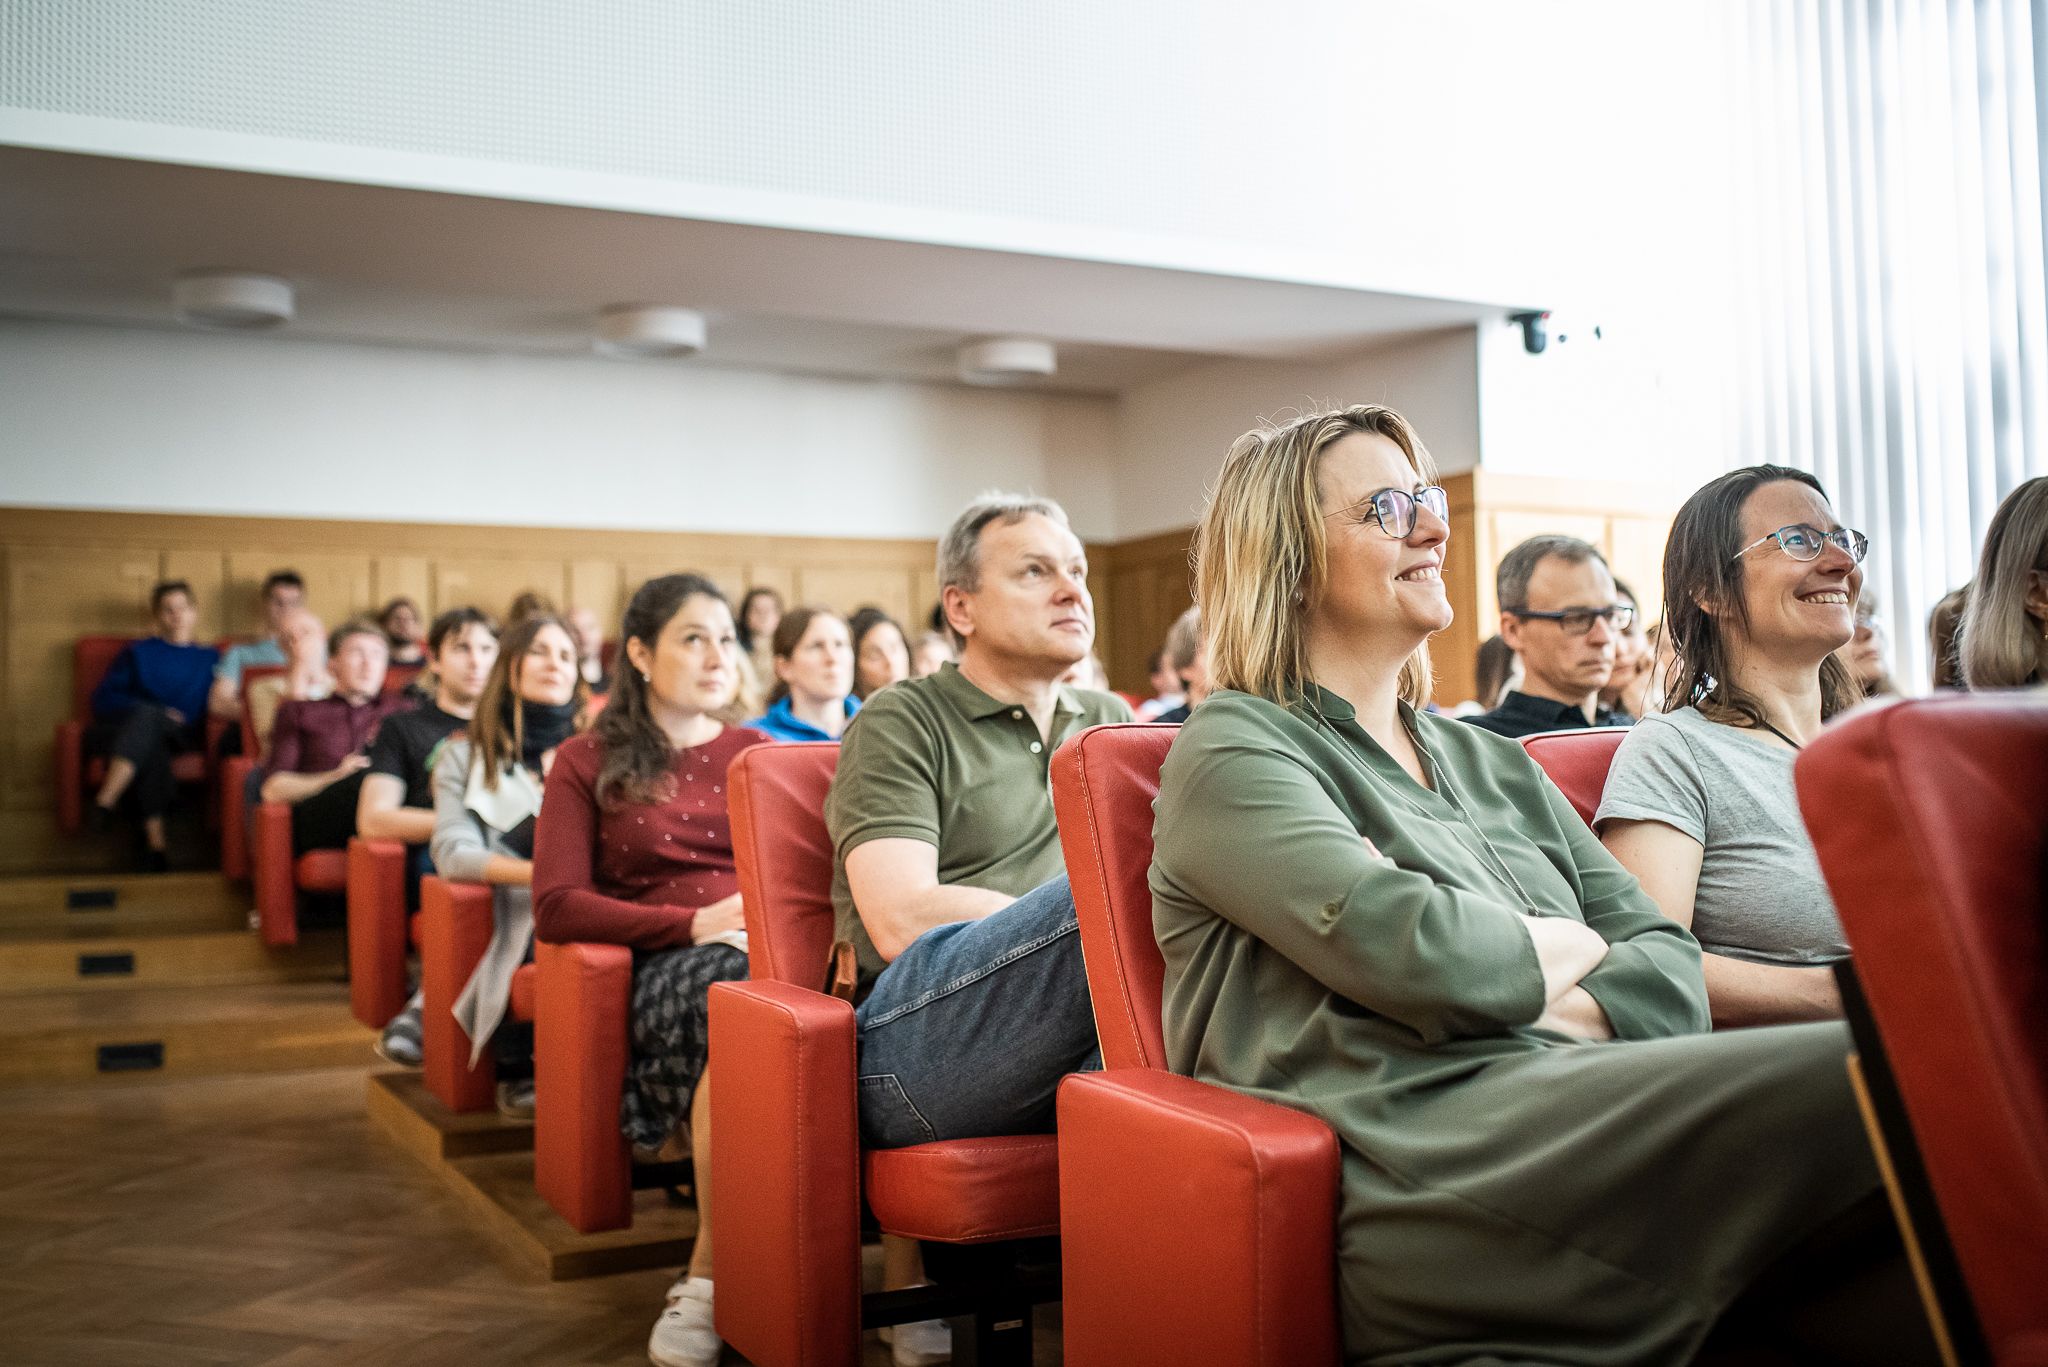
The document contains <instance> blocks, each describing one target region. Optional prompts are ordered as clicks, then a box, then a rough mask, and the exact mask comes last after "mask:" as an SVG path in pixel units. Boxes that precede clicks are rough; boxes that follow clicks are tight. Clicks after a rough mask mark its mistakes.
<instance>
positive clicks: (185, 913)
mask: <svg viewBox="0 0 2048 1367" xmlns="http://www.w3.org/2000/svg"><path fill="white" fill-rule="evenodd" d="M250 902H251V899H250V894H249V891H248V889H247V888H242V887H237V886H236V885H234V884H233V883H230V882H229V881H228V880H227V879H226V878H224V877H222V876H221V875H220V874H218V873H158V874H108V875H106V876H104V877H96V876H93V875H75V876H70V877H54V878H0V937H7V938H18V937H27V938H32V939H34V938H42V937H46V936H58V935H70V934H74V933H78V932H88V933H99V932H104V931H108V930H113V931H116V932H119V933H124V934H137V933H144V932H153V933H161V932H166V931H174V930H233V929H236V928H238V927H243V926H246V925H247V924H248V920H249V907H250Z"/></svg>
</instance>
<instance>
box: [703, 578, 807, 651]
mask: <svg viewBox="0 0 2048 1367" xmlns="http://www.w3.org/2000/svg"><path fill="white" fill-rule="evenodd" d="M756 598H772V599H774V600H775V611H776V613H777V614H778V615H779V614H780V613H781V612H782V595H781V594H779V593H777V592H776V591H775V590H774V589H771V588H769V587H768V586H767V585H766V584H756V585H754V587H752V588H750V589H748V590H747V593H746V596H745V597H744V598H742V599H740V605H739V608H738V610H737V611H735V612H734V613H733V615H732V625H733V633H734V634H735V635H736V636H738V637H739V638H740V649H742V650H745V651H748V652H749V653H751V652H752V651H753V649H754V629H753V628H752V627H750V626H748V625H747V614H748V613H749V612H751V611H752V610H753V607H754V600H755V599H756ZM718 601H719V602H721V603H723V602H725V595H724V594H722V593H721V594H719V595H718ZM678 606H680V605H678Z"/></svg>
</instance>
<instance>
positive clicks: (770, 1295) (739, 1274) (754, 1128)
mask: <svg viewBox="0 0 2048 1367" xmlns="http://www.w3.org/2000/svg"><path fill="white" fill-rule="evenodd" d="M711 1057H712V1058H713V1059H714V1060H715V1063H714V1064H713V1066H712V1069H711V1079H710V1082H711V1105H712V1108H713V1111H714V1112H715V1113H716V1115H717V1117H718V1123H717V1125H715V1126H714V1127H713V1128H712V1131H711V1166H712V1171H714V1172H715V1173H717V1175H718V1199H717V1200H716V1201H715V1202H714V1203H713V1205H712V1212H713V1216H712V1218H713V1219H714V1220H715V1221H716V1222H717V1229H716V1233H717V1246H718V1285H719V1296H718V1305H717V1312H716V1313H717V1323H718V1333H719V1337H721V1338H723V1339H724V1340H725V1341H726V1342H727V1343H730V1344H731V1345H732V1346H733V1347H735V1348H737V1349H739V1351H740V1352H742V1353H744V1354H745V1355H746V1356H747V1357H748V1358H750V1359H751V1360H753V1361H755V1362H790V1363H796V1362H800V1363H804V1364H807V1367H853V1364H855V1363H858V1362H859V1360H860V1295H861V1286H860V1140H859V1131H858V1128H857V1126H856V1120H855V1109H854V1063H855V1055H854V1028H853V1007H852V1006H851V1005H849V1004H848V1003H846V1002H844V1001H841V1000H839V999H838V998H836V997H828V996H826V995H824V994H823V993H821V992H811V991H807V990H805V989H803V988H801V987H792V986H790V985H789V984H787V983H778V982H766V981H755V982H744V983H718V984H716V985H714V986H713V987H712V989H711Z"/></svg>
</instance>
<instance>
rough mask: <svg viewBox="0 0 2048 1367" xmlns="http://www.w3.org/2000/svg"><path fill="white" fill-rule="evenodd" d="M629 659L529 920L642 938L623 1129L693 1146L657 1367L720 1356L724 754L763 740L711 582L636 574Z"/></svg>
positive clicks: (583, 755) (575, 933)
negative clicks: (714, 1202) (717, 1248)
mask: <svg viewBox="0 0 2048 1367" xmlns="http://www.w3.org/2000/svg"><path fill="white" fill-rule="evenodd" d="M621 626H622V629H621V631H620V635H621V637H622V638H623V639H624V642H625V648H624V659H623V660H622V662H621V663H622V665H623V666H624V667H623V668H621V669H620V670H619V671H618V674H617V677H616V678H615V679H614V680H613V682H612V691H611V698H610V701H609V702H608V703H607V705H606V707H605V710H604V712H603V713H602V714H600V716H599V718H598V721H597V725H596V727H595V728H594V729H593V730H592V731H591V732H590V733H589V734H587V735H583V736H579V737H577V738H576V739H574V740H571V741H569V742H567V743H566V744H564V745H563V746H562V748H561V749H560V750H559V751H558V752H557V753H556V755H555V767H554V768H553V769H552V770H551V771H550V772H549V774H548V781H547V794H546V797H545V799H544V800H543V802H542V804H541V821H540V825H539V830H538V832H537V834H536V839H535V844H534V852H533V918H534V924H535V929H536V930H537V932H538V934H539V936H540V938H541V939H543V940H546V941H549V942H550V943H557V944H559V943H563V942H566V941H573V940H596V941H601V942H605V943H609V944H622V945H631V946H632V947H633V949H634V950H635V951H636V953H635V954H634V956H633V1003H632V1012H631V1015H632V1059H631V1061H630V1063H629V1064H628V1065H627V1070H626V1090H625V1097H624V1100H623V1102H622V1104H621V1105H620V1107H619V1124H620V1128H621V1129H623V1130H624V1131H625V1134H626V1138H627V1139H629V1140H631V1141H632V1142H633V1143H634V1144H635V1145H637V1146H639V1147H641V1148H643V1149H661V1148H663V1147H664V1146H670V1147H671V1152H673V1150H674V1149H675V1148H680V1147H681V1146H682V1145H681V1140H680V1136H679V1134H678V1132H679V1131H680V1130H682V1129H683V1127H684V1125H685V1122H687V1126H688V1130H687V1133H688V1148H689V1150H690V1152H691V1153H692V1156H693V1158H694V1160H695V1163H696V1186H697V1214H698V1226H697V1242H696V1247H695V1248H694V1249H693V1250H692V1251H691V1254H690V1267H689V1270H688V1272H687V1273H685V1274H684V1277H683V1278H682V1279H679V1280H678V1281H677V1283H676V1285H675V1286H674V1287H672V1288H671V1289H670V1303H671V1308H670V1310H669V1312H668V1313H667V1314H665V1315H663V1316H662V1319H661V1320H660V1321H659V1322H658V1323H657V1324H656V1325H655V1330H654V1337H653V1340H652V1341H651V1342H650V1343H649V1345H648V1351H649V1355H650V1356H651V1357H652V1358H653V1360H654V1361H655V1362H657V1363H678V1364H693V1363H699V1362H703V1363H709V1362H715V1361H716V1360H717V1355H718V1351H719V1348H718V1335H717V1333H716V1332H715V1331H714V1330H713V1328H712V1325H711V1281H710V1277H711V1217H710V1195H711V1124H710V1117H709V1109H710V1108H709V1104H708V1103H709V1099H710V1092H711V1089H710V1088H709V1087H707V1086H705V1085H703V1079H704V1069H705V1058H706V1048H707V1043H708V1033H709V1023H708V1019H707V1011H708V1007H707V1004H706V994H707V993H708V992H709V991H710V990H711V984H713V983H715V982H725V981H730V980H737V979H743V978H745V977H746V976H747V956H746V930H745V925H746V922H745V921H744V919H743V918H742V917H741V914H740V895H739V878H738V875H737V873H736V872H735V871H734V868H733V858H732V827H731V825H730V824H729V822H728V821H727V819H726V808H725V798H726V784H725V771H726V766H727V765H729V764H730V763H731V762H732V759H733V756H735V755H737V754H738V753H739V752H740V751H742V750H744V749H746V748H747V747H748V746H750V745H760V744H763V743H765V742H766V741H767V739H768V738H767V737H766V736H763V735H761V734H760V733H759V732H757V731H749V730H746V729H745V728H743V727H738V726H728V725H727V724H726V722H725V720H724V717H725V715H726V714H727V713H728V712H729V710H730V708H731V706H732V702H733V698H734V693H735V690H736V688H737V686H738V683H739V666H738V653H739V642H738V638H737V636H736V634H735V633H734V631H733V621H732V612H731V610H730V609H729V608H728V607H727V606H726V602H725V598H724V596H723V595H722V594H720V593H719V591H718V590H717V588H715V587H714V586H713V585H712V584H711V583H710V581H708V580H705V579H702V578H699V577H698V576H696V575H694V574H671V575H665V576H663V577H662V578H660V579H651V580H649V581H648V582H647V583H645V584H643V585H641V586H640V589H639V591H638V592H637V593H635V594H634V595H633V601H632V602H631V603H629V604H628V605H627V607H626V615H625V620H624V622H623V623H622V624H621Z"/></svg>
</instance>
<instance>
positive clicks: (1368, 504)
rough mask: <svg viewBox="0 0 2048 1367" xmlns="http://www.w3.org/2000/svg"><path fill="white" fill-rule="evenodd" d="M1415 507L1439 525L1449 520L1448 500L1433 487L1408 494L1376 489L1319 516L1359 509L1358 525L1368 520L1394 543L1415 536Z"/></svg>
mask: <svg viewBox="0 0 2048 1367" xmlns="http://www.w3.org/2000/svg"><path fill="white" fill-rule="evenodd" d="M1418 504H1420V505H1421V506H1422V507H1424V508H1427V509H1429V510H1430V511H1431V512H1432V513H1435V514H1436V516H1437V520H1438V521H1440V522H1445V523H1448V522H1449V521H1450V520H1451V496H1450V495H1449V494H1447V493H1445V492H1444V491H1443V489H1442V488H1441V487H1440V486H1438V485H1435V484H1418V485H1416V486H1415V489H1414V491H1413V492H1412V493H1411V492H1410V491H1409V490H1406V489H1380V490H1378V491H1376V492H1374V493H1370V494H1367V495H1366V496H1365V497H1364V498H1361V499H1359V500H1358V502H1356V503H1348V504H1346V505H1345V506H1343V507H1342V508H1336V509H1332V510H1331V511H1330V512H1327V513H1324V514H1323V516H1324V517H1326V518H1330V517H1335V516H1337V514H1339V513H1348V512H1350V511H1351V510H1352V509H1354V508H1363V509H1365V512H1363V513H1361V514H1360V515H1359V516H1358V518H1357V519H1356V520H1357V521H1358V522H1361V523H1362V522H1364V521H1365V520H1366V519H1367V518H1368V517H1369V518H1371V519H1372V520H1373V521H1374V522H1376V523H1378V524H1379V529H1380V530H1381V531H1382V532H1384V533H1386V534H1387V535H1388V536H1391V537H1393V538H1394V540H1396V541H1406V540H1407V539H1408V538H1409V537H1411V536H1413V535H1415V523H1416V521H1417V520H1418V517H1419V514H1417V512H1416V506H1417V505H1418Z"/></svg>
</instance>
